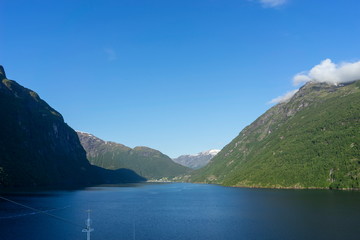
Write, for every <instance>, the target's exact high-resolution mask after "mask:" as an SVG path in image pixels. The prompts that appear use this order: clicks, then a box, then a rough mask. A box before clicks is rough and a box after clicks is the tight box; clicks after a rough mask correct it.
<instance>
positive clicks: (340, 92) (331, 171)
mask: <svg viewBox="0 0 360 240" xmlns="http://www.w3.org/2000/svg"><path fill="white" fill-rule="evenodd" d="M359 87H360V81H357V82H353V83H351V84H346V85H339V86H335V85H328V84H326V83H308V84H306V85H305V86H303V87H302V88H301V89H300V90H299V91H298V92H297V93H296V94H295V95H294V97H293V98H292V99H290V100H289V101H288V102H285V103H281V104H278V105H276V106H274V107H272V108H271V109H270V110H268V111H267V112H266V113H265V114H263V115H262V116H260V117H259V118H258V119H257V120H256V121H255V122H253V123H252V124H251V125H249V126H248V127H246V128H245V129H244V130H243V131H241V132H240V134H239V135H238V136H237V137H236V138H235V139H234V140H232V141H231V142H230V143H229V144H228V145H227V146H226V147H225V148H224V149H223V150H222V151H221V152H220V153H219V154H218V155H217V156H216V157H214V158H213V159H212V160H211V162H210V163H209V164H208V165H207V166H206V167H204V168H203V169H201V170H198V171H197V172H196V173H194V175H193V176H192V177H191V181H201V182H210V183H221V184H224V185H232V186H254V187H292V188H308V187H319V188H360V89H359Z"/></svg>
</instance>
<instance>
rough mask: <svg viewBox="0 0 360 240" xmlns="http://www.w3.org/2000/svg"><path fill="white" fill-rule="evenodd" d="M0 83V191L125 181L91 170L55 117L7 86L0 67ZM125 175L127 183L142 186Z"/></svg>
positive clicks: (31, 96) (29, 94) (32, 96)
mask: <svg viewBox="0 0 360 240" xmlns="http://www.w3.org/2000/svg"><path fill="white" fill-rule="evenodd" d="M0 81H1V82H0V116H1V118H0V119H1V124H0V188H2V187H20V186H21V187H33V186H74V185H87V184H93V183H103V182H106V183H108V182H127V181H128V179H126V178H125V177H123V176H120V175H119V174H118V173H114V172H109V171H108V170H105V169H101V168H95V167H93V166H91V165H90V163H89V162H88V160H87V159H86V153H85V151H84V149H83V147H82V146H81V144H80V142H79V138H78V136H77V134H76V132H75V131H74V130H73V129H71V128H70V127H69V126H68V125H67V124H66V123H65V122H64V119H63V117H62V116H61V114H60V113H58V112H57V111H56V110H54V109H53V108H51V107H50V106H49V105H48V104H47V103H46V102H45V101H43V100H42V99H41V98H40V97H39V96H38V95H37V94H36V93H35V92H34V91H32V90H29V89H27V88H24V87H22V86H21V85H19V84H18V83H17V82H15V81H12V80H8V79H7V78H6V76H5V71H4V69H3V67H2V66H0ZM123 172H124V171H123ZM125 172H126V174H125V175H126V176H129V178H130V181H137V180H140V181H141V180H144V179H143V178H141V177H140V176H138V175H136V174H135V173H133V172H131V171H125ZM125 175H124V176H125Z"/></svg>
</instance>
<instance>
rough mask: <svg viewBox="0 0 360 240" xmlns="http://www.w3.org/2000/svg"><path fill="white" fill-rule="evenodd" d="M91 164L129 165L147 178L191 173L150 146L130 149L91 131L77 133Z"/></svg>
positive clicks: (104, 165)
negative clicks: (101, 137) (97, 135)
mask: <svg viewBox="0 0 360 240" xmlns="http://www.w3.org/2000/svg"><path fill="white" fill-rule="evenodd" d="M77 134H78V136H79V139H80V142H81V144H82V145H83V147H84V149H85V150H86V153H87V157H88V159H89V161H90V163H91V164H93V165H96V166H99V167H103V168H106V169H113V170H115V169H119V168H128V169H131V170H133V171H135V172H136V173H137V174H139V175H141V176H143V177H145V178H148V179H160V178H173V177H175V176H178V175H181V174H184V173H187V172H189V170H190V169H189V168H186V167H184V166H181V165H180V164H177V163H174V162H173V161H172V160H171V159H170V158H169V157H168V156H166V155H164V154H162V153H161V152H159V151H157V150H154V149H151V148H148V147H135V148H133V149H132V148H129V147H127V146H125V145H122V144H119V143H115V142H107V141H104V140H102V139H100V138H98V137H95V136H94V135H92V134H89V133H84V132H80V131H78V132H77Z"/></svg>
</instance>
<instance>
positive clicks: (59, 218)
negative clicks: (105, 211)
mask: <svg viewBox="0 0 360 240" xmlns="http://www.w3.org/2000/svg"><path fill="white" fill-rule="evenodd" d="M0 199H3V200H5V201H8V202H11V203H13V204H16V205H19V206H21V207H24V208H27V209H30V210H33V211H35V212H38V213H42V214H44V215H47V216H49V217H52V218H55V219H57V220H60V221H63V222H66V223H69V224H73V225H75V226H78V227H81V228H84V226H83V225H80V224H78V223H76V222H72V221H70V220H67V219H65V218H62V217H59V216H56V215H54V214H51V213H48V212H47V211H42V210H40V209H37V208H33V207H29V206H26V205H24V204H21V203H18V202H16V201H13V200H11V199H8V198H5V197H2V196H0Z"/></svg>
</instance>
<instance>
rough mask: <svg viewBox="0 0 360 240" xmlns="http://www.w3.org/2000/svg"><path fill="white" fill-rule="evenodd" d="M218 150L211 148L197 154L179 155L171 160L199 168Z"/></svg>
mask: <svg viewBox="0 0 360 240" xmlns="http://www.w3.org/2000/svg"><path fill="white" fill-rule="evenodd" d="M219 152H220V150H218V149H211V150H208V151H203V152H200V153H197V154H188V155H181V156H180V157H177V158H174V159H173V161H174V162H176V163H179V164H181V165H183V166H186V167H190V168H192V169H199V168H202V167H204V166H205V165H207V164H208V163H209V162H210V160H211V159H212V158H213V157H215V156H216V154H218V153H219Z"/></svg>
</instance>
